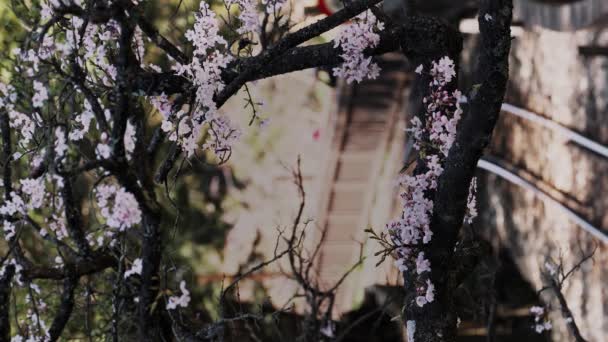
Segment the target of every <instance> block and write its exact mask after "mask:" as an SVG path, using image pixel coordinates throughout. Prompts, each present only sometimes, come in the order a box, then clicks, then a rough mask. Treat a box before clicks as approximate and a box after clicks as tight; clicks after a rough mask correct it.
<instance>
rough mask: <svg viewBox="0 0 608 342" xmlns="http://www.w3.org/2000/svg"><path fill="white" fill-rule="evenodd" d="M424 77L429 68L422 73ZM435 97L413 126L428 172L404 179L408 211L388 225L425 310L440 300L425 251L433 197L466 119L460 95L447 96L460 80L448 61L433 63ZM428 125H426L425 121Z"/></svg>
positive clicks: (471, 209)
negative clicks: (449, 86)
mask: <svg viewBox="0 0 608 342" xmlns="http://www.w3.org/2000/svg"><path fill="white" fill-rule="evenodd" d="M416 72H417V73H422V72H423V66H420V67H418V68H417V69H416ZM430 75H431V77H432V81H431V82H430V84H429V87H430V93H429V95H428V96H426V97H425V98H424V99H423V103H424V105H425V109H426V113H425V115H424V116H423V118H422V119H421V118H419V117H415V118H414V119H413V120H412V126H413V127H412V128H411V129H410V131H411V132H412V133H413V136H414V147H415V148H416V149H417V150H418V151H420V152H421V157H420V159H421V160H422V162H423V163H424V164H425V167H424V170H425V171H423V172H419V173H418V174H416V175H408V174H403V175H401V176H400V177H399V180H398V182H399V184H400V186H401V188H402V189H403V191H402V192H401V193H400V199H401V204H402V206H403V211H402V213H401V215H400V216H399V218H398V219H396V220H393V221H392V222H390V223H389V224H388V225H387V230H388V233H389V236H390V237H391V241H392V243H393V244H394V245H395V247H396V252H395V256H396V259H397V260H396V262H395V263H396V266H397V267H398V268H399V270H400V271H401V272H405V271H408V270H412V275H413V276H412V277H413V281H414V282H415V284H416V290H417V294H418V295H417V296H416V299H415V301H416V304H417V305H418V306H420V307H422V306H424V305H425V304H427V303H430V302H432V301H433V300H434V291H435V287H434V285H433V283H432V282H431V280H430V279H429V278H428V276H427V274H428V273H429V272H430V271H431V262H430V261H429V260H428V259H427V258H426V256H425V253H424V252H423V251H422V247H423V246H424V245H426V244H428V243H430V241H431V240H432V237H433V232H432V231H431V218H432V215H433V207H434V203H433V200H432V195H433V193H434V191H435V190H436V189H437V186H438V181H439V177H440V176H441V174H442V173H443V163H444V162H445V159H446V157H447V156H448V153H449V151H450V148H451V146H452V144H453V143H454V140H455V137H456V127H457V125H458V122H459V121H460V118H461V116H462V109H461V107H460V102H461V101H462V100H463V98H464V97H463V96H462V94H461V93H460V92H459V91H454V92H449V91H448V90H446V88H447V86H448V84H449V83H450V82H452V80H453V79H454V76H455V75H456V71H455V67H454V63H453V61H452V60H451V59H449V58H448V57H444V58H442V59H441V60H439V62H435V61H434V62H432V68H431V70H430ZM422 120H424V123H423V121H422ZM476 184H477V183H476V181H475V180H473V181H472V183H471V185H470V189H469V200H468V205H467V214H466V216H465V222H467V223H470V222H472V220H473V219H474V217H475V216H476V215H477V210H476V207H475V190H476V188H477V185H476Z"/></svg>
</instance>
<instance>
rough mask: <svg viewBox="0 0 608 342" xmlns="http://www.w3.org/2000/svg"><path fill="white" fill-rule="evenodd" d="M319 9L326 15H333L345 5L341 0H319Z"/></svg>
mask: <svg viewBox="0 0 608 342" xmlns="http://www.w3.org/2000/svg"><path fill="white" fill-rule="evenodd" d="M318 7H319V11H320V12H321V13H323V14H325V15H332V14H334V13H336V11H338V10H339V9H341V8H342V7H343V5H342V1H341V0H319V5H318Z"/></svg>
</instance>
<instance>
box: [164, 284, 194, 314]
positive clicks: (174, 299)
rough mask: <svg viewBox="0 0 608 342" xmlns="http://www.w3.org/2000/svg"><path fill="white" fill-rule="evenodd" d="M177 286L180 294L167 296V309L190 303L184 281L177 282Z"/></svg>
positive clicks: (186, 305) (185, 305)
mask: <svg viewBox="0 0 608 342" xmlns="http://www.w3.org/2000/svg"><path fill="white" fill-rule="evenodd" d="M179 288H180V290H181V292H182V294H181V296H179V297H178V296H171V297H169V302H168V303H167V310H175V309H176V308H177V307H178V306H181V307H183V308H185V307H188V304H189V303H190V292H189V291H188V289H186V282H185V281H183V280H182V281H181V282H180V283H179Z"/></svg>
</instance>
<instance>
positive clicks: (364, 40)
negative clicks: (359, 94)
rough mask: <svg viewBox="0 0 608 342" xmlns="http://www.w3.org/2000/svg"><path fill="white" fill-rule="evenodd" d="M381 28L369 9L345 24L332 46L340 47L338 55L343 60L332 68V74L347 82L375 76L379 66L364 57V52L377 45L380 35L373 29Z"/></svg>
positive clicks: (378, 73) (377, 73) (379, 29)
mask: <svg viewBox="0 0 608 342" xmlns="http://www.w3.org/2000/svg"><path fill="white" fill-rule="evenodd" d="M383 28H384V27H383V25H382V23H379V22H378V21H377V19H376V17H375V16H374V14H373V13H372V12H371V11H370V10H367V11H366V12H363V13H361V14H359V15H358V16H357V17H356V18H354V19H353V22H352V23H350V24H349V25H347V26H345V27H344V28H343V29H342V32H340V35H339V36H338V38H337V39H336V41H335V43H334V47H340V48H341V49H342V54H341V55H340V56H341V57H342V59H343V60H344V62H343V63H342V64H341V65H340V66H338V67H335V68H334V69H333V74H334V76H337V77H341V78H344V79H346V82H347V83H352V82H353V81H356V82H361V81H362V80H364V79H375V78H377V77H378V75H380V67H379V66H378V64H376V63H375V62H373V61H372V57H366V56H365V54H364V52H365V50H366V49H370V48H375V47H376V46H377V45H378V43H379V42H380V35H378V33H376V32H375V31H376V30H378V31H381V30H382V29H383Z"/></svg>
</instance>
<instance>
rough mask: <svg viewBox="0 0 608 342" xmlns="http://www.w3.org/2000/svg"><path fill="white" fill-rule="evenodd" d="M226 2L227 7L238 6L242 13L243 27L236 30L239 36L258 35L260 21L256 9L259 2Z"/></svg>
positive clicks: (253, 0)
mask: <svg viewBox="0 0 608 342" xmlns="http://www.w3.org/2000/svg"><path fill="white" fill-rule="evenodd" d="M224 2H225V4H226V6H231V5H238V7H239V10H240V11H241V13H240V14H239V20H240V21H241V27H239V28H238V29H237V30H236V32H237V33H238V34H247V33H258V31H259V30H260V19H259V13H258V10H257V8H256V6H257V0H225V1H224Z"/></svg>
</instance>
